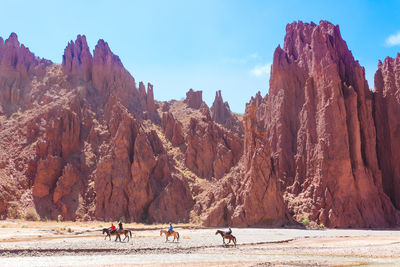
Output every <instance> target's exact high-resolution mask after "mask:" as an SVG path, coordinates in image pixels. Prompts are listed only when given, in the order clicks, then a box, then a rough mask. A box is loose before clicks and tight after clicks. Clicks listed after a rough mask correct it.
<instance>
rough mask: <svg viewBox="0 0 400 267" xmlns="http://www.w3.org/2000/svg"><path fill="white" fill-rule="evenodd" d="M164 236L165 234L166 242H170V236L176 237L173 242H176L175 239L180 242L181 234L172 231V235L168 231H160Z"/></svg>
mask: <svg viewBox="0 0 400 267" xmlns="http://www.w3.org/2000/svg"><path fill="white" fill-rule="evenodd" d="M162 234H165V242H167V241H169V240H168V237H170V236H173V237H174V240H172V242H174V241H175V239H176V241H179V233H178V232H175V231H172V233H170V232H168V231H165V230H161V231H160V236H162Z"/></svg>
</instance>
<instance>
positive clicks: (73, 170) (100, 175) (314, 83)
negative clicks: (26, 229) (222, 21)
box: [0, 21, 400, 227]
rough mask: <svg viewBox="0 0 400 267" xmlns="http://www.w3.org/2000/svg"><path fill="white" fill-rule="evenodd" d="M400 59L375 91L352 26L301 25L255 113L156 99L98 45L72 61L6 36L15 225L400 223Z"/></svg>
mask: <svg viewBox="0 0 400 267" xmlns="http://www.w3.org/2000/svg"><path fill="white" fill-rule="evenodd" d="M399 73H400V55H398V56H397V57H396V58H395V59H392V58H387V59H386V60H385V61H384V62H383V63H379V66H378V71H377V73H376V75H375V92H373V91H371V90H370V89H369V88H368V84H367V82H366V80H365V73H364V68H362V67H361V66H360V65H359V63H358V62H357V61H356V60H355V59H354V57H353V55H352V53H351V52H350V50H349V49H348V47H347V45H346V43H345V41H344V40H343V39H342V37H341V34H340V31H339V27H338V26H334V25H332V24H331V23H329V22H326V21H321V22H320V23H319V25H316V24H314V23H310V24H308V23H302V22H295V23H292V24H289V25H288V26H287V28H286V35H285V39H284V45H283V47H282V48H281V47H280V46H278V47H277V49H276V50H275V53H274V59H273V64H272V67H271V79H270V88H269V93H268V94H267V95H265V96H264V97H262V96H261V94H260V93H258V94H257V95H256V96H255V97H253V98H252V99H251V100H250V102H249V103H248V104H247V106H246V111H245V114H244V116H241V115H238V114H234V113H232V112H231V111H230V108H229V104H228V103H227V102H224V101H223V99H222V93H221V91H218V92H216V97H215V100H214V103H213V105H212V106H211V108H209V107H208V106H207V105H206V103H205V102H204V101H203V99H202V92H201V91H194V90H193V89H190V90H189V91H188V93H187V94H186V99H185V100H183V101H175V100H171V101H168V102H158V101H155V100H154V91H153V85H152V84H150V83H148V84H147V88H146V87H145V84H144V83H143V82H140V83H139V85H138V87H137V86H136V81H135V79H134V78H133V77H132V76H131V74H130V73H129V72H128V71H127V70H126V69H125V68H124V66H123V64H122V61H121V60H120V59H119V57H118V56H116V55H114V54H113V52H112V51H111V49H110V47H109V45H108V44H107V43H106V42H105V41H103V40H99V41H98V43H97V45H96V47H95V49H94V51H93V54H92V53H91V52H90V49H89V47H88V45H87V42H86V38H85V36H84V35H78V37H77V39H76V40H75V41H71V42H69V43H68V45H67V47H66V48H65V51H64V55H63V58H62V64H61V65H57V64H53V63H52V62H50V61H47V60H44V59H39V58H37V57H35V56H34V54H33V53H31V52H30V51H29V49H28V48H26V47H25V46H24V45H21V44H20V43H19V41H18V38H17V36H16V34H11V35H10V37H9V38H8V39H7V40H6V41H3V39H1V38H0V189H1V190H0V216H2V217H3V218H6V217H8V218H12V217H19V216H23V215H24V214H25V213H26V212H27V211H28V210H30V211H32V210H34V211H36V212H37V213H38V215H39V216H40V217H41V218H43V219H44V218H52V219H55V218H57V217H58V215H62V216H63V217H64V218H66V219H72V220H75V219H83V220H89V219H100V220H115V219H120V218H123V219H124V220H127V221H141V222H169V221H172V222H183V221H192V222H195V223H202V224H203V225H207V226H217V225H236V226H282V225H285V224H293V223H295V222H296V221H298V222H300V221H301V220H302V219H303V218H308V219H310V221H311V222H312V223H314V224H324V225H326V226H329V227H386V226H396V225H398V224H399V222H400V218H399V211H398V208H399V206H400V204H399V203H400V198H399V192H400V177H399V175H400V173H399V167H398V166H399V162H398V161H399V155H398V153H400V152H398V151H399V148H398V147H399V144H398V143H399V141H398V140H399V136H398V135H399V131H398V128H399V123H398V118H400V117H399V116H400V104H399V103H400V101H399V99H398V94H399V93H398V92H399V88H400V86H399V84H400V75H399Z"/></svg>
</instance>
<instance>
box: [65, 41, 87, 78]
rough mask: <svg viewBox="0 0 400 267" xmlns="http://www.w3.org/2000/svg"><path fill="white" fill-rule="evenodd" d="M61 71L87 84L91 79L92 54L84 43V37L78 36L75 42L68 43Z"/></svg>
mask: <svg viewBox="0 0 400 267" xmlns="http://www.w3.org/2000/svg"><path fill="white" fill-rule="evenodd" d="M62 66H63V71H64V72H65V73H67V74H69V75H72V76H75V77H74V78H81V79H82V80H83V81H85V82H88V81H90V80H91V78H92V54H91V53H90V50H89V46H88V45H87V42H86V36H85V35H82V36H81V35H78V37H77V38H76V41H75V42H74V41H71V42H69V43H68V45H67V47H66V48H65V50H64V55H63V61H62Z"/></svg>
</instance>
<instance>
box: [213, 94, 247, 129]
mask: <svg viewBox="0 0 400 267" xmlns="http://www.w3.org/2000/svg"><path fill="white" fill-rule="evenodd" d="M210 111H211V117H212V119H213V120H214V121H215V122H217V123H219V124H221V125H223V126H225V127H226V128H228V129H232V130H234V131H236V132H239V133H242V132H243V125H242V123H241V122H240V121H239V120H238V118H237V117H236V116H234V115H233V114H232V112H231V109H230V108H229V104H228V102H224V100H223V99H222V94H221V90H219V91H217V92H216V93H215V99H214V103H213V105H212V106H211V108H210Z"/></svg>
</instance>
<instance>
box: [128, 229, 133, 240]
mask: <svg viewBox="0 0 400 267" xmlns="http://www.w3.org/2000/svg"><path fill="white" fill-rule="evenodd" d="M128 231H129V235H130V236H131V238H132V231H131V230H128Z"/></svg>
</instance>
